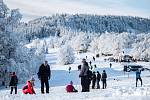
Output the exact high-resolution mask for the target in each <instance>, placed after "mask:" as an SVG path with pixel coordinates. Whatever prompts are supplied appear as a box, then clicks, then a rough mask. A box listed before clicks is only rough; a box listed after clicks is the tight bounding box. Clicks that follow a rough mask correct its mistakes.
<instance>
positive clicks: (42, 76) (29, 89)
mask: <svg viewBox="0 0 150 100" xmlns="http://www.w3.org/2000/svg"><path fill="white" fill-rule="evenodd" d="M50 77H51V70H50V66H49V65H48V62H47V61H45V63H44V64H42V65H41V66H40V68H39V72H38V78H39V80H40V81H41V93H42V94H44V93H45V92H44V85H45V86H46V93H49V82H48V80H50ZM34 81H35V79H34V78H33V77H32V78H31V79H30V80H28V81H27V84H26V85H25V86H24V87H23V89H22V92H23V93H24V94H36V93H35V90H34ZM17 84H18V78H17V75H16V73H15V72H13V74H12V76H11V80H10V84H9V86H10V87H11V91H10V94H12V92H13V89H15V94H17Z"/></svg>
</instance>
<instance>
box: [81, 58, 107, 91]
mask: <svg viewBox="0 0 150 100" xmlns="http://www.w3.org/2000/svg"><path fill="white" fill-rule="evenodd" d="M82 63H83V65H82V67H81V70H80V74H79V77H80V78H81V86H82V92H89V91H90V84H91V81H92V89H94V88H95V83H96V82H97V89H99V88H100V84H99V83H100V80H101V81H102V84H103V87H102V88H103V89H105V88H106V86H107V84H106V79H107V74H106V71H105V70H103V73H102V74H100V73H99V71H97V75H96V72H95V71H94V72H92V71H91V70H90V69H89V65H88V63H87V62H86V59H83V60H82Z"/></svg>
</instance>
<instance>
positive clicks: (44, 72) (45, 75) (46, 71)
mask: <svg viewBox="0 0 150 100" xmlns="http://www.w3.org/2000/svg"><path fill="white" fill-rule="evenodd" d="M50 77H51V71H50V66H49V65H46V66H45V65H44V64H42V65H41V66H40V68H39V72H38V78H40V79H50Z"/></svg>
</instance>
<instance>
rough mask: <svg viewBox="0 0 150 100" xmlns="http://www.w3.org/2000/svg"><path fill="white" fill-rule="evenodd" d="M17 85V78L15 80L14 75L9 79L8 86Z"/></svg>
mask: <svg viewBox="0 0 150 100" xmlns="http://www.w3.org/2000/svg"><path fill="white" fill-rule="evenodd" d="M17 84H18V78H17V76H16V75H13V76H12V77H11V80H10V83H9V86H17Z"/></svg>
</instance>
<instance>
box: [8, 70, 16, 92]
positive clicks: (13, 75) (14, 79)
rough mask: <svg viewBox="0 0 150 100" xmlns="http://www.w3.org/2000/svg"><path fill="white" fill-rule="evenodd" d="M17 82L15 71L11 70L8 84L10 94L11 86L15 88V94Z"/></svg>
mask: <svg viewBox="0 0 150 100" xmlns="http://www.w3.org/2000/svg"><path fill="white" fill-rule="evenodd" d="M17 84H18V78H17V76H16V73H15V72H13V74H12V76H11V80H10V83H9V86H10V87H11V91H10V94H12V92H13V88H15V94H17Z"/></svg>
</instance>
